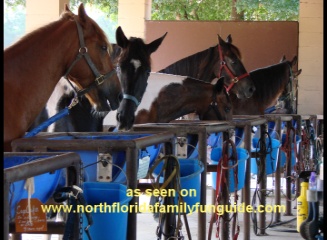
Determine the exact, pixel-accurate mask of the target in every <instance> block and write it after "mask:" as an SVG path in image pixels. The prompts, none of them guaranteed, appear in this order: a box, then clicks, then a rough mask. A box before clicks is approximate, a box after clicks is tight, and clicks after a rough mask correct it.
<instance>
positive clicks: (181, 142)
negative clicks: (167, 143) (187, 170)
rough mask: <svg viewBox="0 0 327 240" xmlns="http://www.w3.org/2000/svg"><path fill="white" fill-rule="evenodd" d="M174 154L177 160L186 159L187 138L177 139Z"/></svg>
mask: <svg viewBox="0 0 327 240" xmlns="http://www.w3.org/2000/svg"><path fill="white" fill-rule="evenodd" d="M176 143H177V144H176V151H175V152H176V154H177V157H178V158H187V138H186V137H177V142H176Z"/></svg>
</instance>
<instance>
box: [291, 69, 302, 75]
mask: <svg viewBox="0 0 327 240" xmlns="http://www.w3.org/2000/svg"><path fill="white" fill-rule="evenodd" d="M301 73H302V69H299V70H298V71H296V72H294V73H293V75H294V76H295V77H297V76H299V75H300V74H301Z"/></svg>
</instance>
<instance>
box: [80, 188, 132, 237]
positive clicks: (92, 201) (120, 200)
mask: <svg viewBox="0 0 327 240" xmlns="http://www.w3.org/2000/svg"><path fill="white" fill-rule="evenodd" d="M83 191H84V198H85V201H86V204H87V207H88V208H90V209H86V210H88V211H89V210H92V209H91V208H93V209H94V210H93V211H90V214H91V216H92V220H93V224H92V225H91V226H90V228H89V233H90V235H91V238H92V239H110V240H122V239H126V237H127V225H128V221H127V220H128V212H129V202H130V201H131V199H132V197H129V196H127V187H126V186H125V185H123V184H119V183H105V182H84V184H83ZM114 203H115V205H114ZM95 206H98V207H95ZM101 206H102V207H101ZM95 210H96V211H95ZM87 225H88V222H87V218H86V217H85V214H83V229H85V227H86V226H87ZM83 239H84V240H88V236H87V234H86V233H85V232H83Z"/></svg>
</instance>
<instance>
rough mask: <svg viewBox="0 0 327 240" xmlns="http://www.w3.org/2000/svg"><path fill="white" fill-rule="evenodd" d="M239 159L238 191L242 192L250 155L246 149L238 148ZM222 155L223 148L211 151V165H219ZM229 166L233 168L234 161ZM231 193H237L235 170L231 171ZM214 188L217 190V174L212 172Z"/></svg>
mask: <svg viewBox="0 0 327 240" xmlns="http://www.w3.org/2000/svg"><path fill="white" fill-rule="evenodd" d="M236 151H237V158H238V171H237V179H238V183H237V190H241V189H242V188H243V187H244V184H245V167H246V160H247V159H248V158H249V153H248V151H247V150H246V149H244V148H236ZM221 155H222V148H214V149H212V151H211V164H218V162H219V160H220V158H221ZM229 166H233V163H232V161H229ZM228 174H229V175H228V176H229V191H230V192H234V191H235V180H234V168H232V169H229V171H228ZM211 177H212V188H213V189H216V181H217V173H216V172H212V173H211Z"/></svg>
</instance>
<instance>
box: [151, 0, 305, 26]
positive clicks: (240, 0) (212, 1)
mask: <svg viewBox="0 0 327 240" xmlns="http://www.w3.org/2000/svg"><path fill="white" fill-rule="evenodd" d="M233 2H235V6H234V7H236V10H237V13H238V14H240V15H239V18H238V19H237V20H245V21H297V20H298V14H299V0H278V1H277V0H234V1H233V0H152V20H202V21H205V20H231V19H233V18H232V7H233V4H234V3H233ZM240 16H242V19H240Z"/></svg>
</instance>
